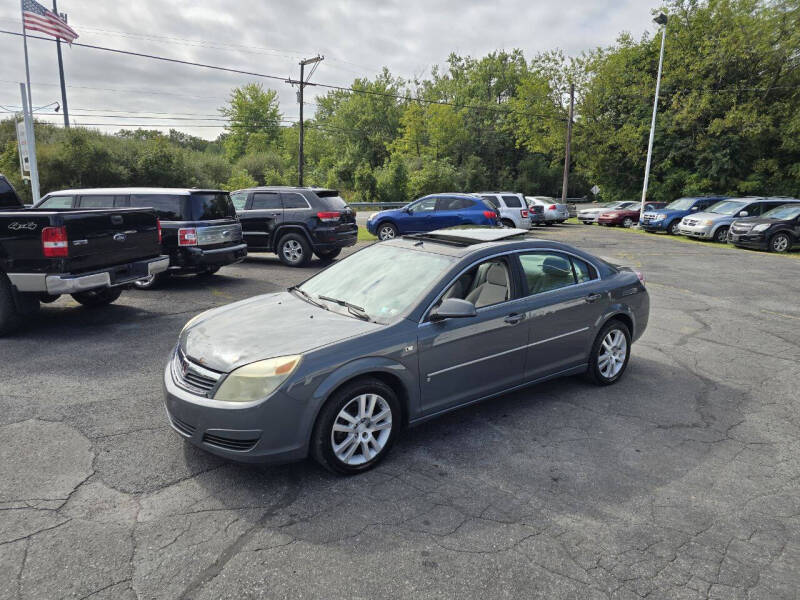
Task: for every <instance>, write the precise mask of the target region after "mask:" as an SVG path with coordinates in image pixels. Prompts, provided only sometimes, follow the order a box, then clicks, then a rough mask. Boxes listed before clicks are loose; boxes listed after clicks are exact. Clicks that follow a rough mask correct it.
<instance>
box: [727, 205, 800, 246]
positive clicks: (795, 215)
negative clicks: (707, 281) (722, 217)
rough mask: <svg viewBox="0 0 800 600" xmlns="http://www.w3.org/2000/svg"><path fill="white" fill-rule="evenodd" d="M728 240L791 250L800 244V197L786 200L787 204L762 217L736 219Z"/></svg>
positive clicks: (741, 243) (736, 244) (737, 244)
mask: <svg viewBox="0 0 800 600" xmlns="http://www.w3.org/2000/svg"><path fill="white" fill-rule="evenodd" d="M728 241H729V242H731V243H733V245H735V246H743V247H745V248H758V249H760V250H769V251H770V252H789V251H791V250H792V248H793V247H796V246H800V200H795V199H794V198H790V199H786V203H785V204H782V205H780V206H778V207H777V208H773V209H772V210H768V211H767V212H765V213H764V214H762V215H761V216H760V217H749V218H745V219H737V220H735V221H734V222H733V223H732V224H731V228H730V229H729V230H728Z"/></svg>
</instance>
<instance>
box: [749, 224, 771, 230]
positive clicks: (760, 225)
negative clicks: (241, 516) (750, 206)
mask: <svg viewBox="0 0 800 600" xmlns="http://www.w3.org/2000/svg"><path fill="white" fill-rule="evenodd" d="M767 229H769V223H759V224H758V225H756V226H755V227H753V231H766V230H767Z"/></svg>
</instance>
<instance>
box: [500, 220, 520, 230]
mask: <svg viewBox="0 0 800 600" xmlns="http://www.w3.org/2000/svg"><path fill="white" fill-rule="evenodd" d="M500 224H501V225H502V226H503V227H509V228H511V229H514V227H516V225H514V221H512V220H511V219H502V220H501V221H500Z"/></svg>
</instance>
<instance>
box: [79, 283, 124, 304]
mask: <svg viewBox="0 0 800 600" xmlns="http://www.w3.org/2000/svg"><path fill="white" fill-rule="evenodd" d="M121 295H122V288H119V287H113V288H100V289H99V290H89V291H88V292H78V293H77V294H72V298H73V300H75V302H77V303H78V304H83V305H84V306H86V307H88V308H96V307H98V306H106V305H107V304H111V303H112V302H114V301H115V300H116V299H117V298H119V297H120V296H121Z"/></svg>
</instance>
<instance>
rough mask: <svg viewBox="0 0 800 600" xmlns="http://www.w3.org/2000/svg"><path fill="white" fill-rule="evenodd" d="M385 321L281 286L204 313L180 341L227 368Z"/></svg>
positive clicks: (203, 359) (198, 357) (204, 361)
mask: <svg viewBox="0 0 800 600" xmlns="http://www.w3.org/2000/svg"><path fill="white" fill-rule="evenodd" d="M382 327H383V326H382V325H378V324H377V323H370V322H369V321H362V320H359V319H356V318H354V317H350V316H345V315H342V314H339V313H336V312H332V311H328V310H325V309H322V308H318V307H316V306H314V305H313V304H309V303H308V302H306V301H305V300H301V299H300V298H298V297H297V296H295V295H294V294H291V293H289V292H278V293H275V294H266V295H264V296H256V297H254V298H249V299H248V300H242V301H241V302H234V303H233V304H228V305H226V306H222V307H219V308H215V309H212V310H210V311H208V312H205V313H203V314H202V315H201V316H200V317H199V318H198V320H197V321H195V322H194V323H192V324H191V326H189V327H188V328H186V329H185V330H184V331H183V332H182V333H181V337H180V345H181V349H182V350H183V351H184V353H185V354H186V356H187V357H188V358H191V359H192V360H193V361H195V362H197V363H199V364H201V365H203V366H205V367H208V368H209V369H213V370H215V371H221V372H224V373H227V372H230V371H232V370H233V369H236V368H238V367H240V366H242V365H246V364H248V363H251V362H255V361H257V360H264V359H267V358H272V357H275V356H286V355H289V354H302V353H304V352H309V351H311V350H314V349H316V348H320V347H322V346H327V345H329V344H333V343H335V342H339V341H341V340H344V339H347V338H350V337H353V336H356V335H362V334H365V333H368V332H372V331H375V330H377V329H380V328H382Z"/></svg>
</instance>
